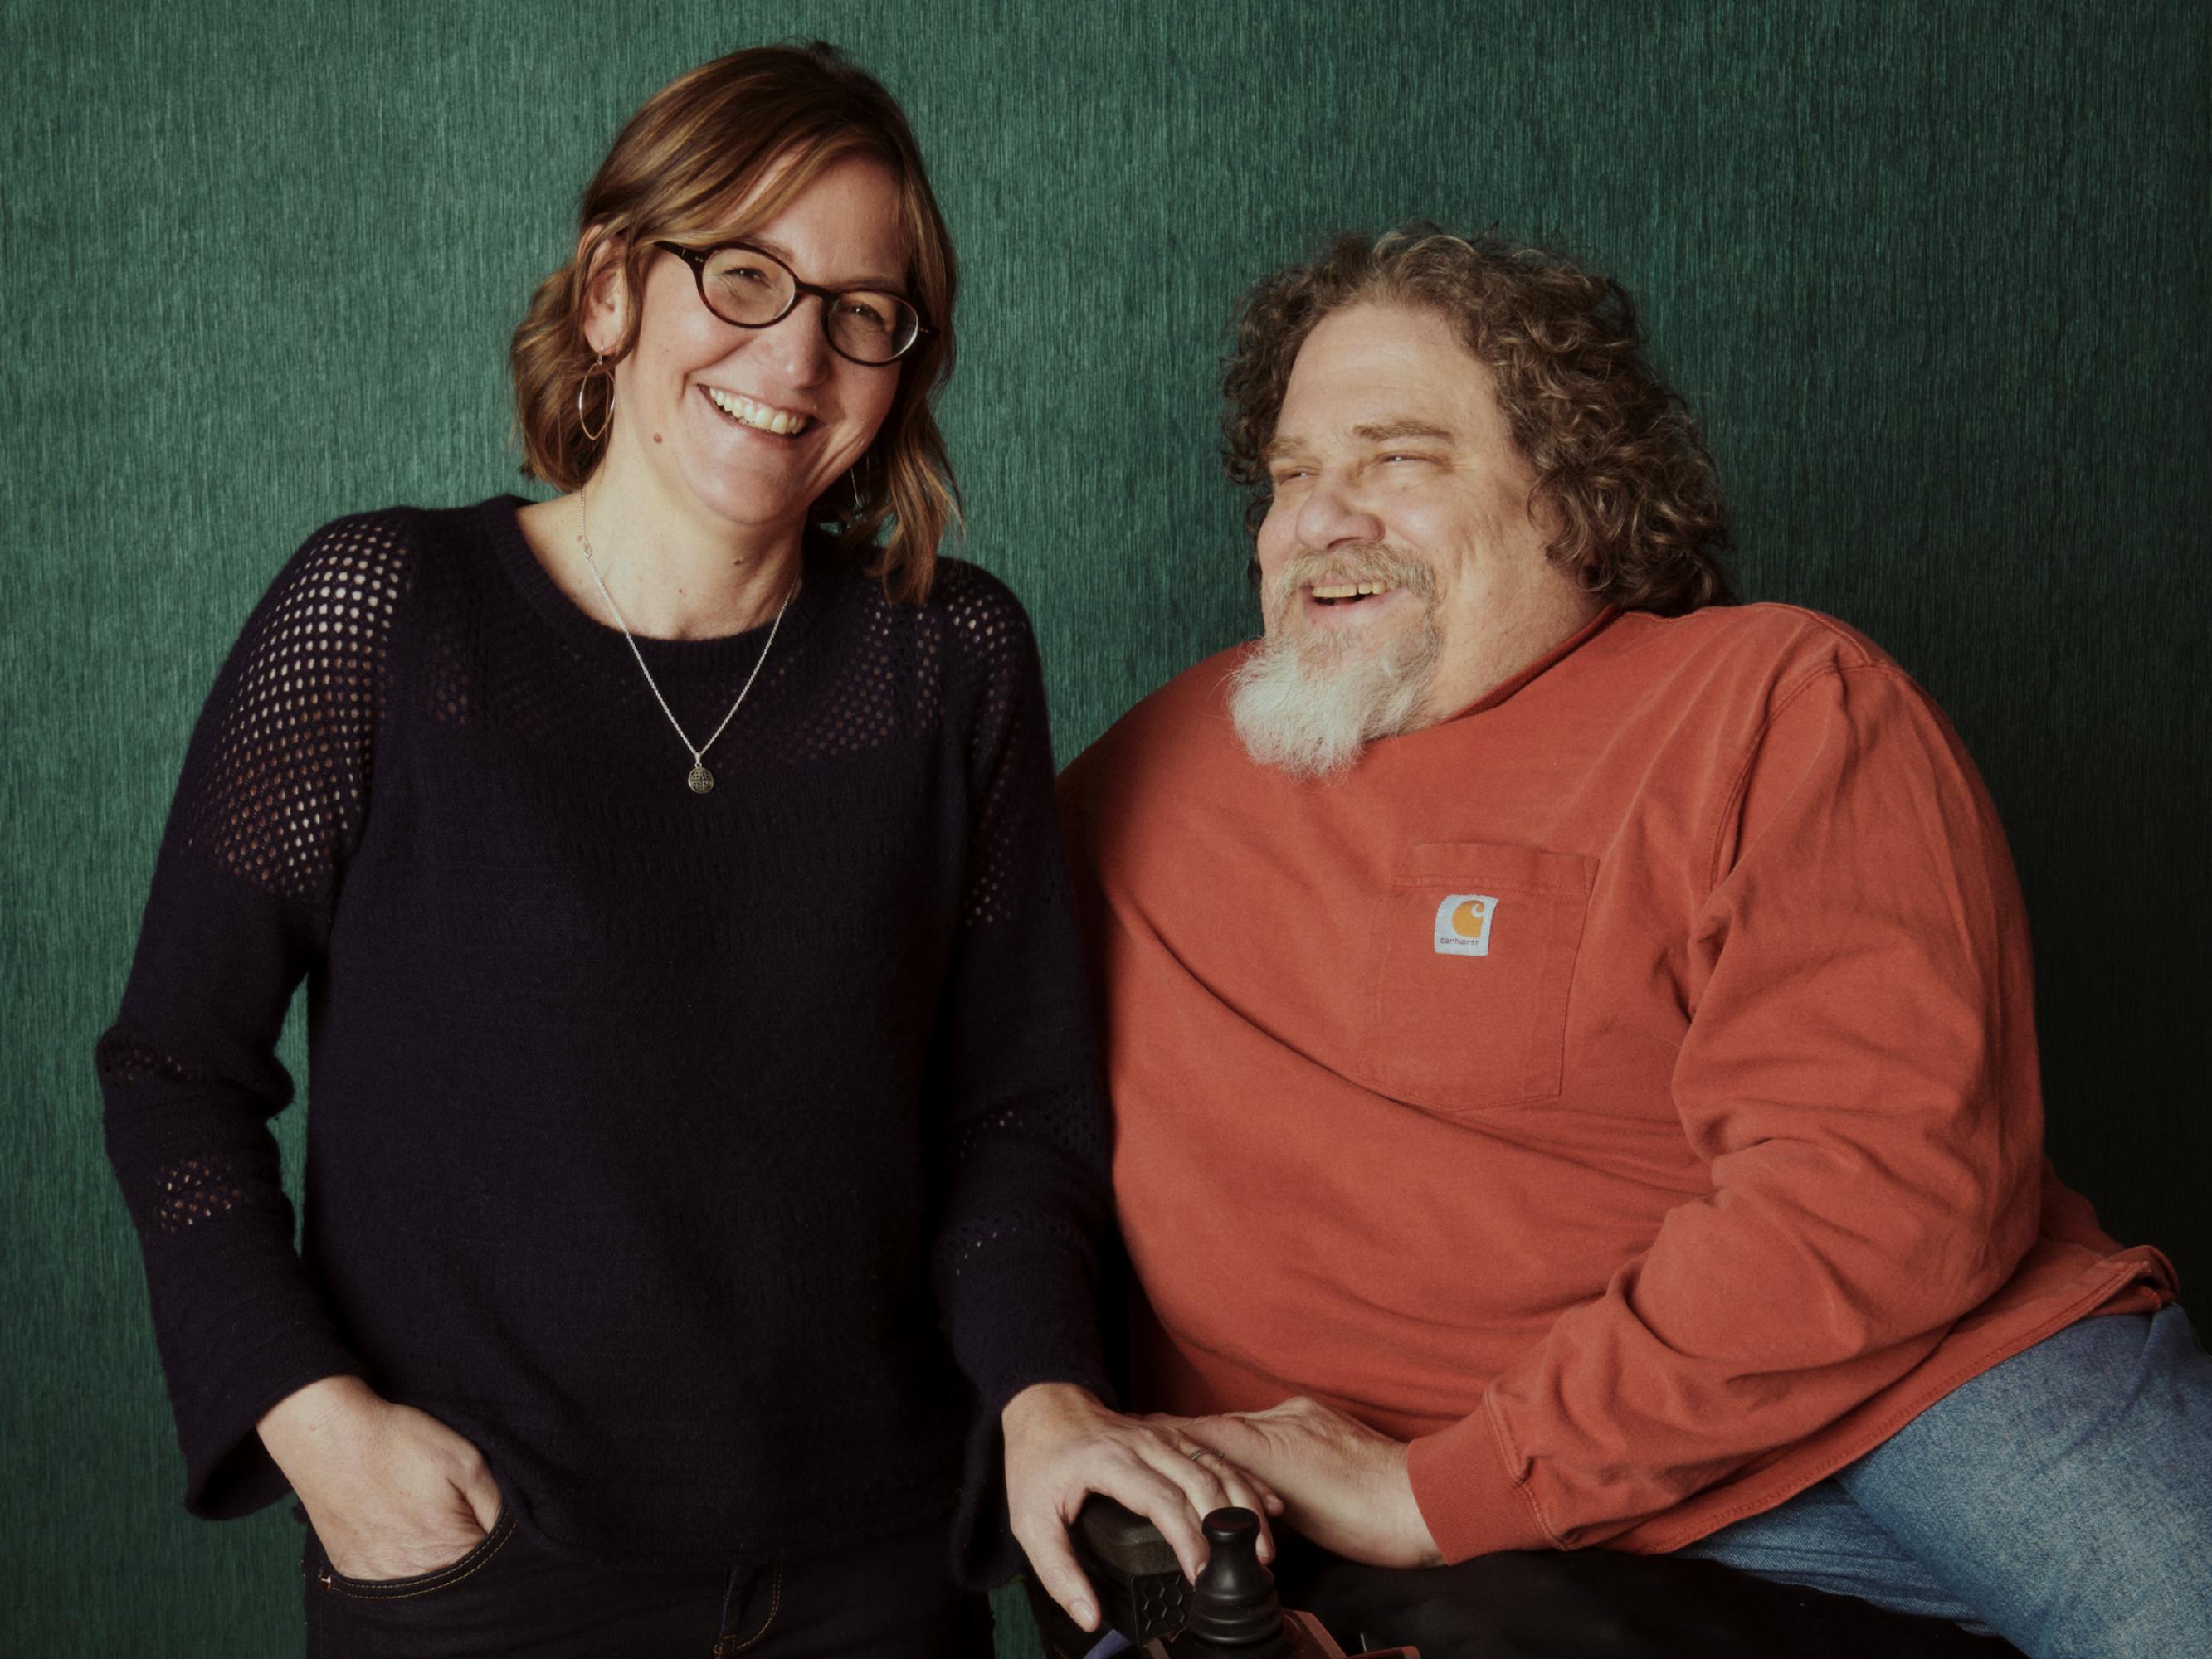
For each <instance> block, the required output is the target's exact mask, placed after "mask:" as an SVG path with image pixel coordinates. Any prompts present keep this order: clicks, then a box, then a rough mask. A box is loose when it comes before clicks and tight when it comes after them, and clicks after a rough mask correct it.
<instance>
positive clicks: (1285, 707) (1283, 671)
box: [1229, 547, 1443, 783]
mask: <svg viewBox="0 0 2212 1659" xmlns="http://www.w3.org/2000/svg"><path fill="white" fill-rule="evenodd" d="M1324 575H1328V576H1334V578H1336V579H1338V580H1352V581H1358V580H1370V579H1375V580H1385V581H1393V582H1395V583H1397V584H1398V585H1399V586H1402V587H1405V588H1406V589H1407V590H1408V592H1409V593H1410V595H1411V597H1413V598H1414V599H1419V601H1420V602H1421V607H1422V608H1421V610H1420V612H1419V615H1417V616H1415V617H1413V618H1411V619H1410V620H1409V621H1407V622H1406V623H1401V624H1399V625H1398V626H1396V627H1395V628H1394V629H1392V630H1391V637H1390V638H1388V639H1384V640H1377V641H1368V640H1365V639H1363V638H1360V637H1358V635H1360V634H1362V633H1364V632H1366V631H1368V630H1367V629H1351V630H1346V631H1343V632H1339V631H1337V630H1335V629H1310V628H1308V627H1307V626H1306V625H1305V624H1304V622H1303V620H1302V619H1300V618H1299V617H1297V612H1296V610H1295V607H1296V605H1297V602H1298V596H1299V592H1300V591H1301V590H1302V589H1303V588H1304V587H1305V586H1307V585H1308V584H1309V583H1310V582H1312V581H1315V580H1319V579H1321V578H1322V576H1324ZM1370 603H1371V601H1370ZM1264 608H1265V610H1266V612H1267V623H1268V627H1267V637H1266V638H1265V639H1263V640H1261V641H1260V642H1259V643H1258V645H1256V646H1255V647H1253V650H1252V652H1251V654H1250V655H1249V656H1247V657H1246V658H1245V659H1244V660H1243V662H1242V663H1241V664H1239V665H1237V671H1236V672H1235V673H1234V674H1233V675H1231V677H1230V681H1229V714H1230V719H1231V720H1232V721H1233V722H1234V723H1235V725H1236V727H1237V738H1238V739H1239V741H1241V742H1242V743H1243V745H1244V751H1245V753H1247V754H1249V756H1251V757H1252V758H1253V759H1254V760H1255V761H1257V762H1259V763H1260V764H1261V765H1262V766H1273V767H1277V768H1279V769H1281V770H1283V771H1285V772H1287V773H1289V774H1290V775H1291V776H1292V777H1294V778H1297V779H1298V780H1300V781H1314V782H1323V783H1325V782H1328V781H1330V780H1332V779H1334V778H1336V777H1339V776H1340V775H1342V774H1343V773H1344V772H1345V771H1346V770H1347V769H1349V768H1350V767H1351V766H1352V763H1353V762H1354V761H1356V760H1358V758H1359V756H1360V753H1361V751H1362V750H1364V749H1365V748H1366V746H1367V745H1368V744H1370V743H1371V742H1373V741H1374V740H1375V739H1376V738H1389V737H1395V736H1397V735H1398V734H1399V733H1400V732H1409V731H1413V730H1414V729H1416V728H1417V727H1418V726H1420V725H1421V724H1422V723H1423V721H1422V711H1423V707H1424V704H1425V702H1426V699H1427V696H1428V690H1429V684H1430V682H1431V680H1432V679H1433V678H1435V675H1436V667H1437V659H1438V658H1439V657H1440V656H1441V654H1442V653H1443V631H1442V629H1440V628H1439V627H1438V626H1437V615H1436V601H1435V579H1434V578H1433V577H1432V576H1431V574H1430V573H1429V570H1428V568H1427V567H1426V566H1425V565H1422V564H1420V563H1419V562H1417V561H1413V560H1409V559H1406V558H1404V557H1403V556H1400V555H1395V554H1392V553H1390V552H1389V550H1387V549H1383V548H1379V547H1378V548H1371V549H1364V550H1358V554H1357V555H1356V556H1354V555H1348V554H1347V553H1346V552H1345V551H1343V550H1339V551H1338V552H1336V553H1334V554H1331V555H1328V556H1323V555H1321V554H1318V553H1316V552H1312V551H1308V552H1304V553H1301V554H1300V555H1299V556H1297V558H1296V559H1294V560H1292V561H1291V563H1290V564H1289V565H1288V566H1287V567H1286V568H1284V569H1283V570H1281V571H1279V572H1278V573H1277V574H1276V576H1275V578H1274V579H1273V580H1272V581H1270V582H1269V583H1268V585H1267V593H1266V595H1265V598H1264Z"/></svg>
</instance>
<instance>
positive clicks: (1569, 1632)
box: [1275, 1529, 2014, 1659]
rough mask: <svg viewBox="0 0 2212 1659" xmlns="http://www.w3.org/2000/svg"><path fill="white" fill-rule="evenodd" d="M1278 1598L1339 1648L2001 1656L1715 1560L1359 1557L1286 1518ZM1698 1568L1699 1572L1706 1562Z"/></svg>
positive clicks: (1662, 1658) (1885, 1658)
mask: <svg viewBox="0 0 2212 1659" xmlns="http://www.w3.org/2000/svg"><path fill="white" fill-rule="evenodd" d="M1275 1536H1276V1539H1277V1541H1279V1544H1280V1545H1281V1547H1282V1554H1281V1557H1280V1559H1279V1560H1278V1562H1277V1563H1276V1566H1275V1579H1276V1584H1277V1587H1278V1589H1279V1591H1280V1593H1281V1595H1282V1598H1283V1605H1284V1606H1285V1607H1299V1608H1303V1609H1304V1611H1306V1612H1308V1613H1313V1614H1314V1615H1315V1616H1316V1617H1317V1618H1318V1619H1320V1620H1321V1621H1322V1624H1323V1625H1325V1626H1327V1627H1328V1632H1329V1634H1330V1635H1331V1636H1333V1637H1334V1638H1336V1640H1337V1643H1338V1644H1339V1645H1340V1646H1341V1647H1342V1648H1343V1649H1344V1650H1345V1651H1346V1653H1358V1652H1360V1651H1361V1650H1363V1649H1365V1648H1379V1647H1389V1646H1395V1645H1399V1644H1414V1645H1418V1646H1419V1649H1420V1650H1421V1659H1674V1656H1677V1655H1680V1656H1695V1659H1773V1656H1776V1655H1788V1656H1790V1659H1868V1656H1869V1655H1881V1656H1882V1659H1954V1656H1955V1659H2000V1656H2003V1655H2007V1654H2010V1653H2012V1652H2014V1650H2013V1649H2012V1648H2011V1647H2010V1646H2008V1644H2005V1643H2003V1642H2001V1641H1997V1640H1995V1639H1994V1638H1986V1637H1978V1636H1970V1635H1968V1634H1967V1633H1966V1632H1964V1631H1962V1630H1960V1628H1959V1627H1958V1626H1956V1625H1954V1624H1950V1623H1948V1621H1945V1620H1936V1619H1917V1618H1911V1617H1907V1616H1905V1615H1904V1614H1902V1613H1887V1612H1885V1611H1883V1610H1882V1609H1881V1608H1879V1607H1874V1606H1871V1605H1870V1604H1869V1603H1867V1602H1865V1601H1859V1600H1857V1598H1856V1597H1852V1596H1846V1595H1826V1594H1825V1593H1823V1592H1820V1591H1817V1590H1812V1589H1802V1588H1800V1587H1798V1586H1796V1585H1788V1584H1777V1583H1769V1582H1768V1581H1766V1580H1765V1579H1762V1578H1754V1577H1752V1576H1751V1575H1750V1574H1748V1573H1742V1572H1736V1571H1731V1570H1729V1569H1727V1568H1723V1567H1721V1566H1720V1564H1719V1563H1717V1562H1714V1561H1689V1560H1684V1559H1681V1558H1680V1557H1679V1556H1666V1555H1626V1554H1622V1553H1617V1552H1615V1551H1612V1550H1601V1549H1594V1550H1577V1551H1574V1552H1572V1553H1565V1554H1563V1553H1559V1552H1557V1551H1508V1552H1506V1553H1502V1554H1498V1555H1482V1556H1477V1557H1476V1558H1475V1559H1474V1560H1472V1561H1463V1562H1462V1563H1461V1564H1460V1565H1457V1566H1453V1567H1428V1568H1422V1569H1419V1570H1415V1571H1396V1570H1393V1569H1391V1568H1388V1567H1364V1566H1360V1565H1358V1564H1356V1563H1354V1562H1351V1561H1346V1560H1345V1559H1343V1558H1342V1557H1340V1556H1335V1555H1331V1554H1329V1553H1328V1552H1326V1551H1324V1550H1321V1549H1317V1548H1316V1547H1314V1546H1313V1545H1311V1544H1309V1543H1307V1542H1306V1541H1304V1540H1303V1539H1301V1538H1297V1537H1296V1536H1295V1535H1293V1534H1291V1533H1290V1532H1288V1531H1287V1530H1286V1529H1279V1530H1278V1531H1277V1533H1276V1534H1275ZM1709 1569H1710V1571H1709Z"/></svg>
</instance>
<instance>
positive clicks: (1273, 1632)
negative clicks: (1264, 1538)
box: [1173, 1509, 1291, 1659]
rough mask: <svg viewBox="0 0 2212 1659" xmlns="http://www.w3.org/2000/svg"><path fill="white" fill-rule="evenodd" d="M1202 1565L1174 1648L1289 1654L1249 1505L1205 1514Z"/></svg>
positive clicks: (1279, 1657) (1264, 1657)
mask: <svg viewBox="0 0 2212 1659" xmlns="http://www.w3.org/2000/svg"><path fill="white" fill-rule="evenodd" d="M1206 1552H1207V1553H1206V1565H1205V1566H1204V1568H1202V1569H1201V1570H1200V1572H1199V1575H1198V1583H1196V1584H1194V1585H1193V1586H1192V1587H1191V1597H1190V1622H1189V1624H1188V1625H1187V1626H1184V1627H1183V1633H1182V1636H1181V1637H1180V1638H1177V1640H1176V1643H1175V1644H1174V1648H1173V1651H1174V1652H1176V1653H1178V1654H1185V1653H1187V1654H1191V1655H1194V1656H1195V1655H1198V1654H1214V1653H1219V1654H1234V1655H1236V1656H1237V1659H1290V1656H1291V1644H1290V1638H1288V1637H1287V1636H1286V1635H1285V1633H1284V1629H1283V1604H1282V1603H1281V1602H1280V1601H1278V1600H1277V1599H1276V1596H1275V1575H1274V1574H1273V1573H1272V1572H1269V1571H1267V1568H1265V1567H1263V1566H1261V1565H1260V1518H1259V1516H1255V1515H1254V1514H1253V1513H1252V1511H1251V1510H1240V1509H1222V1510H1214V1511H1213V1512H1212V1514H1211V1515H1209V1516H1206Z"/></svg>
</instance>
